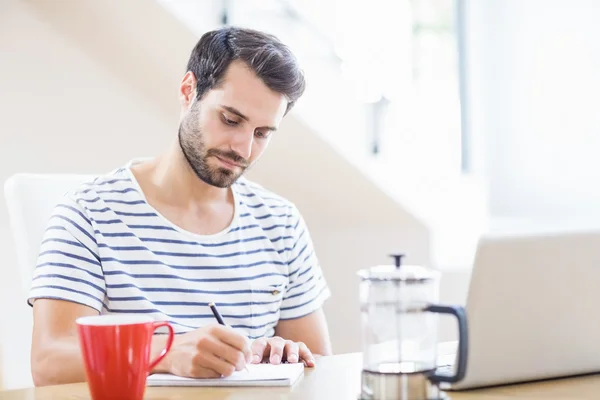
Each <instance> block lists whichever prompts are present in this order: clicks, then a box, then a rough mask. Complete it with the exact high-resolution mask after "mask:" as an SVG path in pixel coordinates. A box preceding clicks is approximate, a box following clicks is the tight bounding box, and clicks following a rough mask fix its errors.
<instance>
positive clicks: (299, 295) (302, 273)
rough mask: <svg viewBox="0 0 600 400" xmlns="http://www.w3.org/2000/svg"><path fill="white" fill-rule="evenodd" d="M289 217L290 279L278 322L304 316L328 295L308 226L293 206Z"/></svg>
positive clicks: (317, 307)
mask: <svg viewBox="0 0 600 400" xmlns="http://www.w3.org/2000/svg"><path fill="white" fill-rule="evenodd" d="M291 214H292V216H293V219H292V222H293V235H292V236H293V238H294V240H293V245H292V249H291V251H290V252H289V253H288V254H289V260H288V268H289V271H290V277H289V284H288V288H287V290H286V292H285V295H284V297H283V302H282V304H281V308H280V312H281V314H280V319H282V320H285V319H295V318H300V317H303V316H305V315H308V314H310V313H312V312H314V311H316V310H318V309H319V308H321V307H322V305H323V303H324V302H325V300H327V298H329V297H330V296H331V292H330V290H329V287H328V285H327V282H326V281H325V277H324V275H323V272H322V270H321V266H320V265H319V260H318V258H317V255H316V254H315V249H314V247H313V242H312V239H311V237H310V233H309V232H308V227H307V226H306V223H305V221H304V219H303V217H302V215H301V214H300V212H299V211H298V210H297V209H296V208H295V207H293V211H292V213H291Z"/></svg>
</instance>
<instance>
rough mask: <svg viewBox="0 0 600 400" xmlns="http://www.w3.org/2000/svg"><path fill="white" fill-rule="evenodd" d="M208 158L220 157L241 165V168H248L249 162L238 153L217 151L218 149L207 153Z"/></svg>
mask: <svg viewBox="0 0 600 400" xmlns="http://www.w3.org/2000/svg"><path fill="white" fill-rule="evenodd" d="M206 155H207V156H215V157H219V158H223V159H225V160H228V161H231V162H233V163H235V164H237V165H239V166H240V167H244V168H247V167H248V164H249V163H248V160H246V159H245V158H244V157H242V156H240V155H239V154H238V153H236V152H235V151H233V150H232V151H223V150H217V149H209V150H208V151H207V152H206Z"/></svg>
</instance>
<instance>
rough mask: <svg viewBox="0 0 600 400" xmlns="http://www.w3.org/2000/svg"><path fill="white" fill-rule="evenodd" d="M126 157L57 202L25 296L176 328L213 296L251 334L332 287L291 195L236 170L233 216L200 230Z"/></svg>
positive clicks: (305, 310)
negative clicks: (158, 201) (171, 208)
mask: <svg viewBox="0 0 600 400" xmlns="http://www.w3.org/2000/svg"><path fill="white" fill-rule="evenodd" d="M130 166H131V163H129V164H128V165H127V166H125V167H124V168H120V169H118V170H116V171H114V172H112V173H110V174H108V175H105V176H101V177H97V178H95V179H94V180H93V181H92V182H89V183H86V184H83V185H82V186H80V187H78V188H75V189H73V190H71V191H70V192H69V193H67V194H66V195H65V197H64V199H63V201H61V202H60V203H59V204H58V205H57V206H56V207H55V209H54V212H53V215H52V216H51V218H50V220H49V223H48V226H47V229H46V232H45V235H44V238H43V242H42V245H41V249H40V254H39V258H38V263H37V266H36V269H35V273H34V277H33V282H32V288H31V292H30V298H29V304H33V301H34V299H38V298H54V299H63V300H68V301H72V302H76V303H80V304H84V305H87V306H89V307H92V308H94V309H96V310H98V311H99V312H101V313H103V314H107V313H135V314H148V315H150V316H152V317H154V318H155V319H156V320H164V321H169V322H171V324H172V325H173V327H174V329H175V331H176V332H178V333H182V332H187V331H190V330H193V329H196V328H199V327H202V326H206V325H209V324H214V323H215V321H214V316H213V315H212V313H211V311H210V308H209V307H208V303H210V302H215V303H216V304H217V306H218V307H219V310H220V312H221V314H222V315H223V319H224V320H225V322H226V323H227V324H228V325H231V326H232V327H233V328H237V329H239V330H241V331H242V332H244V333H245V334H246V335H247V336H248V337H250V338H257V337H262V336H267V337H269V336H273V334H274V328H275V326H276V325H277V323H278V321H279V320H285V319H293V318H299V317H302V316H304V315H307V314H310V313H311V312H313V311H315V310H317V309H318V308H319V307H321V305H322V303H323V302H324V301H325V300H326V299H327V298H328V297H329V296H330V292H329V289H328V286H327V284H326V282H325V279H324V277H323V274H322V271H321V268H320V266H319V263H318V260H317V257H316V255H315V252H314V249H313V244H312V241H311V238H310V235H309V232H308V230H307V227H306V225H305V223H304V220H303V218H302V216H301V215H300V213H299V211H298V209H297V208H296V207H295V206H294V205H293V204H292V203H291V202H289V201H287V200H285V199H283V198H282V197H280V196H277V195H275V194H273V193H271V192H269V191H267V190H265V189H264V188H262V187H261V186H259V185H257V184H255V183H251V182H250V181H248V180H247V179H245V178H241V179H239V180H238V182H236V183H235V184H234V185H233V186H232V189H233V194H234V199H235V205H236V208H235V213H234V215H235V216H234V218H233V220H232V222H231V224H230V225H229V226H228V227H227V228H226V229H224V230H223V231H222V232H220V233H217V234H214V235H198V234H194V233H191V232H188V231H185V230H183V229H181V228H179V227H178V226H176V225H174V224H172V223H171V222H170V221H168V220H167V219H166V218H164V217H163V216H162V215H160V214H159V213H158V212H157V210H156V209H154V208H153V207H152V206H150V205H149V204H148V203H147V201H146V199H145V197H144V195H143V193H142V190H141V189H140V187H139V185H138V183H137V181H136V179H135V177H134V175H133V174H132V173H131V170H130Z"/></svg>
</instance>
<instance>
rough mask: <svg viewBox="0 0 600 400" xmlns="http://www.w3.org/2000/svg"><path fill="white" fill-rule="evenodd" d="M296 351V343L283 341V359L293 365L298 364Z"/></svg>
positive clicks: (297, 347) (297, 348)
mask: <svg viewBox="0 0 600 400" xmlns="http://www.w3.org/2000/svg"><path fill="white" fill-rule="evenodd" d="M298 350H299V346H298V343H295V342H292V341H291V340H286V341H285V348H284V352H285V358H286V360H287V362H289V363H293V364H295V363H297V362H298V360H299V358H298Z"/></svg>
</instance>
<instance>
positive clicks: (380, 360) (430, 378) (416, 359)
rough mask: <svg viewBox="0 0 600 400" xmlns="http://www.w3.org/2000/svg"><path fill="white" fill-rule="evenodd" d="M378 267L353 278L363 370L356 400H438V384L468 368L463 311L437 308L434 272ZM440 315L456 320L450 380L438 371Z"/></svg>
mask: <svg viewBox="0 0 600 400" xmlns="http://www.w3.org/2000/svg"><path fill="white" fill-rule="evenodd" d="M392 257H394V265H378V266H374V267H371V268H367V269H363V270H361V271H359V272H358V275H359V277H360V278H361V282H360V286H359V290H360V293H359V296H360V307H361V325H362V341H363V368H362V376H361V393H360V396H359V399H360V400H439V399H443V398H444V397H445V396H444V394H443V392H442V391H441V390H440V388H439V384H440V383H441V382H448V383H456V382H459V381H461V380H462V379H463V378H464V375H465V372H466V367H467V350H468V335H467V318H466V314H465V311H464V308H463V307H459V306H442V305H439V304H437V302H438V292H439V278H440V273H439V272H438V271H434V270H430V269H426V268H424V267H422V266H418V265H402V257H403V255H392ZM439 314H451V315H453V316H455V317H456V318H457V320H458V330H459V335H458V336H459V343H458V358H457V360H456V367H455V372H454V375H445V374H441V373H440V371H438V368H437V344H438V340H437V335H438V317H439Z"/></svg>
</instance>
